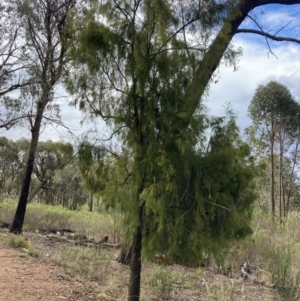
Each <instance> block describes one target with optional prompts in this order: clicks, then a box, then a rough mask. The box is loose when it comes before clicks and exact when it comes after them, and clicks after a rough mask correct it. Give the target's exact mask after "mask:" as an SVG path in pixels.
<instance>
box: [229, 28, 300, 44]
mask: <svg viewBox="0 0 300 301" xmlns="http://www.w3.org/2000/svg"><path fill="white" fill-rule="evenodd" d="M235 33H253V34H258V35H261V36H263V37H266V38H269V39H271V40H274V41H277V42H294V43H297V44H300V40H299V39H295V38H289V37H278V36H276V35H272V34H269V33H267V32H265V31H262V30H256V29H248V28H241V29H237V30H236V32H235Z"/></svg>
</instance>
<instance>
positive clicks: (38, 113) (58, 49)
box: [10, 0, 75, 233]
mask: <svg viewBox="0 0 300 301" xmlns="http://www.w3.org/2000/svg"><path fill="white" fill-rule="evenodd" d="M14 3H15V13H16V14H18V17H19V19H20V26H22V28H23V32H22V35H21V37H20V38H23V39H25V40H26V41H27V47H28V50H26V51H27V52H26V55H28V58H27V60H28V62H29V63H30V68H29V71H28V75H29V76H31V77H32V79H33V83H32V84H31V85H30V86H29V87H27V89H26V90H25V92H26V93H25V95H26V96H28V97H29V98H31V99H34V103H35V111H34V112H32V114H31V115H30V116H31V119H30V121H31V123H30V130H31V142H30V147H29V151H28V157H27V162H26V169H25V175H24V180H23V184H22V189H21V193H20V198H19V202H18V207H17V210H16V213H15V217H14V220H13V223H12V226H11V229H10V232H13V233H21V232H22V226H23V222H24V216H25V211H26V205H27V198H28V193H29V188H30V181H31V175H32V170H33V164H34V158H35V152H36V148H37V144H38V140H39V135H40V129H41V123H42V119H43V114H44V111H45V109H46V108H47V106H49V105H50V106H51V101H52V100H53V94H54V90H53V89H54V87H55V86H56V85H57V84H58V83H59V80H60V78H61V76H62V74H63V68H64V66H65V64H66V50H67V46H68V40H69V38H70V35H69V29H68V26H67V17H68V14H69V12H70V10H71V9H72V8H73V6H74V5H75V1H74V0H61V1H57V0H41V1H18V0H17V1H15V2H14Z"/></svg>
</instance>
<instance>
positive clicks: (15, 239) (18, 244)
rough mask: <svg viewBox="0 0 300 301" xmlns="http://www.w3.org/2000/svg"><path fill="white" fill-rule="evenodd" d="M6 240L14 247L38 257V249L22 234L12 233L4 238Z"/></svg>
mask: <svg viewBox="0 0 300 301" xmlns="http://www.w3.org/2000/svg"><path fill="white" fill-rule="evenodd" d="M4 242H5V243H6V244H7V245H8V246H9V247H11V248H13V249H20V250H21V251H23V252H26V253H27V254H28V255H30V256H33V257H38V256H39V254H38V252H37V251H36V249H35V248H34V247H33V246H32V245H31V244H30V243H29V242H28V241H27V240H26V239H25V238H24V237H23V236H22V235H14V234H10V235H8V236H7V237H5V238H4Z"/></svg>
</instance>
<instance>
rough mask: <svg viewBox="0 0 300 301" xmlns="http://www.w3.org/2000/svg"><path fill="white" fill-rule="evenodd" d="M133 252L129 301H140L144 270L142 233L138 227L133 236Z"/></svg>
mask: <svg viewBox="0 0 300 301" xmlns="http://www.w3.org/2000/svg"><path fill="white" fill-rule="evenodd" d="M131 252H132V253H131V261H130V280H129V289H128V301H139V300H140V286H141V270H142V262H141V253H142V231H141V227H140V226H139V227H137V229H136V233H135V234H134V236H133V244H132V249H131Z"/></svg>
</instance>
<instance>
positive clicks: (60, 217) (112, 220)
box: [0, 199, 123, 243]
mask: <svg viewBox="0 0 300 301" xmlns="http://www.w3.org/2000/svg"><path fill="white" fill-rule="evenodd" d="M0 206H1V210H0V221H2V222H8V223H11V222H12V220H13V217H14V214H15V210H16V207H17V201H16V200H12V199H5V200H4V201H3V202H1V203H0ZM59 228H68V229H71V230H74V231H76V233H77V234H79V235H86V236H87V237H89V238H94V239H95V240H100V239H102V238H103V237H104V236H106V235H107V236H108V237H109V241H110V242H112V243H118V242H120V241H121V238H122V229H123V226H122V215H121V214H120V213H118V212H115V211H114V210H109V211H107V212H101V213H99V212H89V211H87V208H85V207H84V208H83V209H82V210H80V211H71V210H69V209H66V208H64V207H62V206H50V205H45V204H39V203H31V204H28V205H27V209H26V215H25V220H24V226H23V230H24V231H32V232H37V231H39V230H47V229H52V230H57V229H59Z"/></svg>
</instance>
